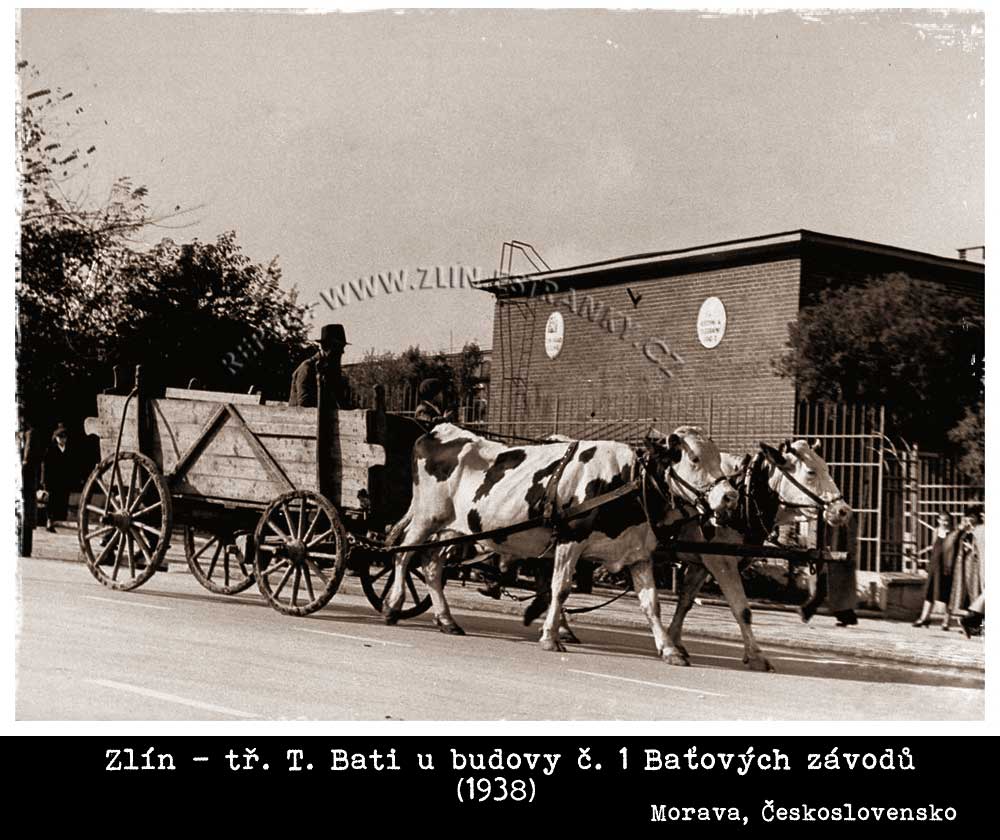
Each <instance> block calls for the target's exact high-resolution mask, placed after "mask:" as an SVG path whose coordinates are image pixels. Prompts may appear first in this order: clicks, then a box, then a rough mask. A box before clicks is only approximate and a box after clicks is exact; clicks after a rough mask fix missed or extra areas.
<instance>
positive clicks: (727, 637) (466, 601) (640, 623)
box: [29, 542, 986, 676]
mask: <svg viewBox="0 0 1000 840" xmlns="http://www.w3.org/2000/svg"><path fill="white" fill-rule="evenodd" d="M75 547H76V546H75V542H74V552H73V556H72V557H67V556H65V553H63V554H62V556H55V557H35V558H29V559H36V560H43V561H46V562H61V563H79V564H81V565H82V563H83V561H82V560H81V559H80V557H79V555H78V554H77V553H76V551H75ZM171 559H173V562H172V563H170V566H171V570H170V572H168V574H178V573H180V574H188V575H189V574H190V571H189V569H188V567H187V564H186V563H185V562H183V560H181V559H180V558H171ZM161 574H162V572H161ZM352 580H353V578H351V577H345V579H344V583H345V584H348V585H350V583H349V582H350V581H352ZM342 585H343V584H342ZM449 592H450V593H451V597H450V599H449V600H450V601H451V604H452V606H453V607H454V608H455V609H459V610H463V611H469V612H474V613H475V612H490V613H498V614H501V615H517V616H520V615H521V614H522V612H523V604H522V602H520V601H514V600H509V599H507V600H499V601H497V600H493V599H491V598H486V597H483V596H482V595H479V593H478V592H476V590H475V589H474V588H471V589H469V590H466V589H465V588H462V587H461V586H460V585H459V584H457V583H456V582H454V581H452V582H451V583H450V586H449ZM609 594H610V593H609ZM626 599H627V600H628V601H629V602H630V603H633V604H634V603H635V601H636V596H635V594H634V593H631V592H630V593H628V594H626V595H625V597H624V599H623V600H626ZM660 600H661V602H665V603H676V601H677V598H676V597H675V596H674V595H673V594H667V593H661V594H660ZM701 600H702V603H703V604H706V605H709V606H715V607H724V606H727V604H726V602H725V601H722V600H720V599H717V598H705V599H701ZM750 606H751V608H752V609H753V610H756V611H762V612H781V613H792V612H794V611H795V608H794V607H792V606H788V605H784V604H773V603H769V602H750ZM820 615H822V613H820ZM858 615H860V616H861V617H863V618H866V619H879V620H882V621H891V619H887V618H886V617H885V616H884V615H882V614H881V613H872V612H871V611H868V610H865V611H860V610H859V611H858ZM726 618H727V619H728V620H730V621H732V619H731V618H730V617H729V616H726ZM575 623H576V624H578V625H579V626H584V627H585V626H587V625H590V626H594V627H622V628H627V629H630V630H648V628H649V625H648V622H647V621H646V619H645V617H644V616H642V615H641V614H640V613H639V612H638V611H636V614H635V615H627V614H624V613H623V612H622V611H621V610H620V609H617V610H614V609H612V610H608V611H607V612H603V613H602V612H601V611H600V610H594V611H593V612H589V613H586V614H585V616H583V617H580V618H578V619H575ZM837 632H841V633H843V634H844V638H845V640H846V639H849V638H850V634H851V629H850V628H844V629H842V630H839V631H837ZM958 632H960V631H958ZM762 635H764V638H761V639H759V641H760V644H761V645H762V646H763V647H765V648H772V649H776V650H781V651H809V652H811V653H823V654H827V655H833V656H837V657H843V658H850V659H855V660H857V661H858V662H859V663H862V662H863V663H865V664H874V665H883V666H885V665H908V666H913V667H920V668H926V669H932V670H936V671H942V672H952V673H956V674H961V675H963V676H969V675H970V674H975V675H985V672H986V668H985V662H984V663H982V664H980V663H978V662H969V661H964V662H963V661H958V662H956V661H955V660H954V659H953V658H951V657H949V656H947V655H944V654H937V653H928V652H922V651H912V650H893V649H887V648H886V647H885V646H875V645H872V644H871V643H867V644H864V643H862V644H855V645H846V644H835V643H834V644H831V643H830V641H829V640H819V639H810V638H808V637H806V636H803V637H802V638H798V639H795V640H794V641H791V640H787V639H774V640H772V639H768V638H766V634H762ZM685 636H686V637H688V638H694V639H703V640H715V641H725V642H742V641H743V638H742V635H741V634H740V632H739V629H738V628H737V627H736V626H735V624H734V626H733V627H732V628H729V627H718V628H715V627H713V628H712V629H711V630H710V631H706V630H705V629H704V628H701V627H689V628H686V629H685ZM889 644H891V642H889ZM970 644H973V642H970Z"/></svg>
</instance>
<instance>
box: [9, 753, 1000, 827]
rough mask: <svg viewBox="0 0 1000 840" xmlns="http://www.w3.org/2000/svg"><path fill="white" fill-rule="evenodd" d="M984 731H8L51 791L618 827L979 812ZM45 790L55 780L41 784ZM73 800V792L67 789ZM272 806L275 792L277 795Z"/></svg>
mask: <svg viewBox="0 0 1000 840" xmlns="http://www.w3.org/2000/svg"><path fill="white" fill-rule="evenodd" d="M987 740H989V741H992V740H993V739H984V738H982V737H979V738H976V739H975V740H973V739H971V738H959V739H955V738H947V739H946V738H928V737H914V738H869V737H866V738H859V737H845V738H829V737H823V738H791V737H789V738H771V737H760V738H754V737H748V738H731V737H690V738H686V737H680V738H678V737H668V738H663V737H649V738H636V737H622V738H616V737H613V736H600V737H575V736H574V737H540V738H534V737H517V736H508V737H495V738H486V737H464V738H451V737H413V736H401V737H398V738H392V737H378V738H362V737H346V738H342V737H332V736H331V737H311V736H310V737H295V736H282V737H260V738H257V737H253V736H240V737H220V738H181V737H174V738H171V737H164V738H161V737H152V736H149V737H146V736H141V737H133V736H129V737H124V736H123V737H114V736H101V737H88V738H83V737H79V738H76V737H75V738H14V739H8V746H10V747H13V748H14V750H15V753H16V760H17V765H16V766H18V767H19V768H20V769H21V771H22V773H24V774H26V775H24V776H23V778H33V779H36V780H37V779H44V780H45V784H46V787H48V788H49V789H58V790H60V796H61V798H62V799H63V801H65V799H66V797H69V798H70V799H72V797H73V796H74V795H75V794H80V795H81V798H83V797H85V796H86V795H87V794H88V792H90V793H92V792H93V791H94V790H95V789H100V790H104V791H107V792H112V791H113V792H114V795H115V798H116V799H117V800H118V801H119V802H121V803H127V802H129V801H130V800H129V796H130V794H139V793H140V792H141V791H155V792H156V794H157V801H158V802H159V803H160V805H162V802H163V801H164V800H163V799H162V797H169V796H171V795H172V794H173V793H181V792H189V793H197V792H198V791H201V792H207V791H211V798H212V799H218V797H220V796H224V795H225V794H226V793H227V792H231V793H233V794H234V795H235V794H237V793H238V795H239V796H240V797H244V798H245V797H247V796H251V797H257V796H261V797H264V800H262V801H267V800H268V799H270V798H272V797H276V796H277V795H278V792H279V791H282V792H284V793H285V794H292V795H294V793H295V792H296V791H300V792H301V793H302V794H303V795H312V794H316V795H321V796H324V797H333V798H334V799H335V800H336V801H337V802H338V803H340V805H342V806H347V805H349V806H350V807H356V808H358V809H360V811H359V813H363V812H364V811H365V810H369V811H370V809H372V808H375V809H377V811H378V813H380V814H381V815H382V817H381V818H389V817H390V816H391V814H393V813H396V814H401V813H407V814H410V815H411V817H413V816H417V815H421V814H424V815H426V816H427V819H428V820H430V819H433V824H434V826H435V828H436V829H437V828H440V827H444V826H448V825H453V826H455V827H459V826H464V827H466V828H467V827H468V826H469V823H468V820H469V818H473V819H479V818H485V819H491V818H493V817H497V816H503V817H530V818H531V819H533V820H534V819H539V818H542V819H552V820H556V821H558V824H559V826H560V827H580V828H587V827H591V828H592V827H593V825H594V821H595V820H602V819H604V818H606V817H607V816H608V815H609V814H610V813H613V815H614V821H615V823H616V825H618V826H619V827H620V828H622V829H623V830H626V829H627V830H634V829H645V830H662V829H664V828H670V827H671V826H673V827H675V828H677V827H680V826H686V827H688V828H694V827H703V828H707V827H709V826H711V828H712V830H713V831H721V830H732V831H746V830H747V829H748V828H757V829H767V830H773V829H775V828H778V829H781V828H796V829H797V830H802V829H803V828H806V829H808V828H809V827H815V826H817V825H819V824H820V823H827V824H832V825H834V826H835V827H840V828H842V829H848V830H859V829H860V830H865V831H867V830H876V829H878V830H885V829H886V828H889V829H891V828H893V827H897V828H905V827H906V826H908V825H910V824H913V823H932V824H936V825H937V824H940V825H941V826H942V827H944V826H947V827H948V829H949V830H950V829H951V828H960V827H971V826H974V825H976V824H977V823H978V822H979V821H980V820H981V819H984V818H985V807H986V802H985V801H984V800H983V799H982V798H981V797H980V796H978V795H977V794H976V793H975V788H976V785H975V783H974V781H973V779H974V778H975V777H976V776H978V775H979V770H980V769H981V768H978V767H977V762H978V761H981V760H982V759H981V758H980V757H981V756H985V755H988V754H989V753H990V752H991V750H990V748H989V747H990V746H991V744H989V743H986V741H987ZM53 786H56V787H55V788H53ZM81 801H82V800H81ZM273 801H278V800H277V799H275V800H273Z"/></svg>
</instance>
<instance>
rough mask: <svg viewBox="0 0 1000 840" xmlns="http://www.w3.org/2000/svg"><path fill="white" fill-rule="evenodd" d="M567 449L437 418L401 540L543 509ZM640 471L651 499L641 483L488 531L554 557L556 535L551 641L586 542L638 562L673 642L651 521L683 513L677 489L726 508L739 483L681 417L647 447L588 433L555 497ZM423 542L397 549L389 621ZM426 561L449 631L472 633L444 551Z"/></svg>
mask: <svg viewBox="0 0 1000 840" xmlns="http://www.w3.org/2000/svg"><path fill="white" fill-rule="evenodd" d="M567 451H568V449H567V444H566V443H547V444H538V445H533V446H525V447H507V446H504V445H502V444H499V443H496V442H494V441H490V440H486V439H484V438H481V437H478V436H476V435H474V434H472V433H471V432H468V431H465V430H463V429H460V428H458V427H457V426H453V425H451V424H447V423H445V424H442V425H439V426H437V427H435V428H434V429H433V430H432V431H431V432H430V433H428V434H427V435H425V436H424V437H422V438H420V439H419V440H418V441H417V443H416V445H415V446H414V450H413V499H412V502H411V504H410V508H409V510H408V511H407V513H406V515H405V516H404V518H403V519H402V520H401V521H400V523H399V524H398V525H397V526H396V529H394V532H393V534H391V535H390V540H393V541H395V540H398V541H399V542H397V543H396V544H410V545H413V544H420V543H424V542H427V541H429V540H432V539H433V538H435V537H445V536H452V535H465V534H475V533H479V532H483V531H490V530H493V529H497V528H504V527H507V526H511V525H515V524H518V523H521V522H524V521H526V520H528V519H530V518H533V517H537V516H540V515H542V514H543V511H544V509H545V504H546V494H547V488H548V484H549V479H550V477H552V476H553V475H555V474H557V471H558V469H559V465H560V463H561V462H563V459H564V456H565V455H566V454H567ZM640 478H642V479H643V480H644V481H646V482H647V487H650V486H651V487H652V489H650V492H649V493H648V494H646V497H645V499H644V498H642V497H641V494H638V493H632V494H629V495H626V496H622V497H620V498H617V499H616V500H614V501H613V502H611V503H610V504H607V505H604V506H601V507H599V508H596V509H595V510H593V511H590V512H588V513H587V514H586V515H585V516H581V517H579V518H576V519H573V520H569V521H565V522H563V523H562V525H561V527H560V528H559V529H558V532H554V531H553V529H552V528H548V527H537V528H533V529H531V530H527V531H521V532H518V533H513V534H509V535H506V536H498V537H497V538H495V539H492V540H481V541H480V545H482V546H483V547H484V548H486V549H487V550H490V551H495V552H496V553H498V554H501V555H508V556H511V557H517V558H537V557H542V556H544V555H546V554H547V553H548V552H549V549H550V547H552V546H553V543H554V551H553V561H552V562H553V575H552V591H553V593H554V594H555V596H556V597H554V598H552V600H551V603H550V604H549V608H548V611H547V614H546V618H545V623H544V626H543V629H542V636H541V644H542V647H543V648H544V649H546V650H563V647H562V645H561V644H560V643H559V640H558V638H557V635H556V627H557V624H558V620H559V614H560V611H561V607H562V604H563V602H564V601H565V600H566V597H567V596H568V595H569V590H570V582H571V580H572V577H573V571H574V567H575V565H576V561H577V559H578V558H579V557H580V556H581V555H584V554H585V555H586V556H587V557H588V558H594V559H595V560H598V561H600V562H602V563H603V564H604V565H605V566H606V567H608V568H610V569H611V570H614V571H617V570H619V569H622V568H624V567H626V566H627V567H629V570H630V572H631V574H632V580H633V582H634V585H635V589H636V591H637V592H638V595H639V603H640V604H641V606H642V609H643V612H644V613H645V614H646V618H647V619H648V621H649V624H650V627H651V629H652V632H653V637H654V639H655V641H656V648H657V651H658V652H659V653H660V655H661V656H669V655H670V654H671V653H672V651H671V650H670V649H669V643H668V640H667V635H666V631H665V630H664V628H663V625H662V623H661V621H660V608H659V603H658V601H657V596H656V588H655V585H654V581H653V564H652V552H653V549H654V548H655V547H656V536H655V534H654V531H653V527H652V526H651V524H650V521H652V522H653V523H654V524H660V523H668V522H670V521H672V520H674V519H677V518H679V517H680V516H681V513H680V512H679V510H678V509H677V506H676V505H675V504H673V503H672V501H671V500H672V499H673V498H674V497H677V498H681V499H686V500H687V501H688V502H695V501H701V502H702V503H703V504H704V505H706V506H707V507H708V508H710V511H714V512H722V511H728V510H730V509H732V508H733V507H734V505H735V504H736V499H737V494H736V492H735V490H734V489H733V488H732V486H731V485H730V484H729V483H728V482H727V481H726V480H725V478H724V476H723V475H722V469H721V467H720V464H719V451H718V449H717V448H716V446H715V444H714V443H712V441H710V440H709V439H707V438H706V437H705V436H704V435H703V434H702V433H701V431H700V430H698V429H695V428H691V427H681V428H679V429H677V430H676V431H675V432H674V434H672V435H670V436H669V438H663V437H662V436H660V435H657V436H650V437H649V438H648V439H647V441H646V444H645V455H644V456H643V457H640V454H639V453H638V452H637V451H635V450H633V449H632V448H631V447H629V446H627V445H625V444H622V443H614V442H610V441H580V443H579V444H578V446H577V449H576V452H575V453H574V455H573V457H572V458H571V459H570V460H569V461H568V463H566V464H565V467H564V469H563V470H562V474H561V476H560V477H559V480H558V482H557V485H556V487H555V498H554V502H555V505H556V507H557V508H558V509H560V510H566V509H568V508H570V507H573V506H576V505H580V504H582V503H584V502H586V501H587V500H590V499H594V498H596V497H598V496H602V495H604V494H606V493H609V492H611V491H613V490H615V489H617V488H620V487H623V486H625V485H627V484H628V483H630V482H632V481H633V480H635V479H640ZM654 490H655V492H654ZM556 534H557V535H556ZM413 554H414V552H401V553H399V554H398V555H396V561H395V562H396V568H395V577H394V581H393V586H392V587H391V589H390V591H389V593H388V594H387V596H386V598H385V600H384V602H383V613H384V615H385V619H386V621H387V623H390V624H393V623H395V622H396V621H397V620H398V617H399V610H400V606H401V605H402V602H403V589H402V585H403V584H402V582H403V580H404V578H405V572H406V567H407V565H408V564H409V563H410V562H411V560H412V559H413ZM424 562H425V572H426V575H427V579H428V584H429V587H430V590H431V598H432V601H433V607H434V617H435V621H436V623H437V624H438V626H439V627H440V628H441V630H442V631H443V632H446V633H454V634H461V633H462V632H463V631H462V630H461V628H459V627H458V625H457V624H456V623H455V620H454V618H453V617H452V615H451V612H450V611H449V609H448V604H447V601H446V600H445V597H444V591H443V587H442V583H441V581H442V565H443V562H442V560H441V558H440V552H426V553H425V561H424Z"/></svg>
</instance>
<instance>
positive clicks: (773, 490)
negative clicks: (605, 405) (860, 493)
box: [667, 440, 852, 671]
mask: <svg viewBox="0 0 1000 840" xmlns="http://www.w3.org/2000/svg"><path fill="white" fill-rule="evenodd" d="M760 446H761V448H760V451H759V452H758V453H757V455H756V456H755V457H753V458H751V457H750V456H749V455H746V456H742V457H741V456H735V455H729V454H728V453H724V454H723V455H722V458H721V462H722V466H723V470H724V471H725V472H726V473H727V474H728V475H730V477H734V476H735V474H737V473H741V474H743V480H742V482H741V483H740V502H739V506H738V510H737V513H736V514H735V515H734V516H733V517H732V518H731V519H730V521H729V522H728V523H727V525H725V526H723V527H720V528H719V529H718V532H717V533H716V535H715V536H714V538H713V542H723V543H745V544H748V545H763V544H764V543H765V542H766V541H767V540H768V538H769V537H771V535H772V534H773V533H774V532H775V531H776V529H778V528H780V527H782V526H785V525H792V524H795V523H798V522H801V521H803V520H808V519H812V520H815V518H816V516H817V515H818V511H819V510H820V509H822V512H823V517H824V519H825V520H826V522H827V523H828V524H829V525H831V526H834V527H841V526H845V525H847V523H848V521H849V520H850V518H851V513H852V511H851V508H850V506H849V505H848V504H847V503H846V502H845V501H844V499H843V496H842V495H841V492H840V490H839V489H838V488H837V485H836V484H835V483H834V481H833V479H832V478H831V477H830V471H829V469H828V468H827V465H826V462H825V461H824V460H823V458H822V457H820V455H819V452H818V448H819V443H818V441H817V442H816V444H814V445H813V446H812V447H810V446H809V444H808V443H807V442H806V441H804V440H797V441H795V442H794V443H791V442H788V441H786V442H785V443H784V444H783V445H782V447H781V449H780V451H779V450H776V449H774V448H773V447H770V446H768V445H767V444H764V443H762V444H761V445H760ZM802 488H806V490H808V491H809V493H812V494H814V495H815V496H816V497H818V499H819V500H821V501H822V504H820V503H819V502H818V501H817V498H813V497H811V496H810V495H809V493H806V492H804V491H803V489H802ZM678 539H681V540H694V541H700V540H703V539H704V537H703V535H702V533H701V531H700V530H699V529H698V528H691V527H690V526H687V525H685V526H682V528H681V530H680V533H679V534H678ZM708 550H709V549H708V546H707V545H706V551H708ZM678 559H680V560H682V561H684V562H686V563H687V564H689V565H688V569H687V572H686V573H685V576H684V585H683V587H682V589H681V592H680V594H679V596H678V600H677V607H676V609H675V611H674V616H673V619H672V620H671V622H670V627H669V629H668V630H667V635H668V637H669V639H670V646H671V648H672V651H673V652H672V653H671V655H670V656H669V657H667V661H668V662H670V664H672V665H690V660H689V657H688V653H687V650H685V648H684V645H683V644H681V629H682V625H683V623H684V618H685V616H686V615H687V614H688V611H689V610H690V609H691V606H692V604H693V603H694V599H695V598H696V597H697V595H698V592H699V590H700V589H701V587H702V585H703V584H704V583H705V580H706V579H707V577H708V575H709V574H711V575H712V576H714V577H715V579H716V581H718V583H719V588H720V589H721V590H722V594H723V596H724V597H725V599H726V603H728V604H729V608H730V609H731V610H732V612H733V615H734V616H735V617H736V621H737V622H738V624H739V626H740V632H741V634H742V636H743V647H744V658H743V661H744V662H745V663H746V664H747V665H748V666H749V667H750V668H751V669H752V670H755V671H771V670H774V669H773V668H772V667H771V663H770V662H768V660H767V658H766V657H765V656H764V655H763V653H762V651H761V649H760V646H759V645H758V644H757V641H756V639H755V638H754V635H753V630H752V628H751V613H750V607H749V605H748V603H747V599H746V594H745V593H744V591H743V583H742V581H741V579H740V573H739V566H740V563H741V562H742V560H743V559H745V558H739V557H732V556H722V555H712V554H707V553H706V554H700V555H698V554H681V553H678Z"/></svg>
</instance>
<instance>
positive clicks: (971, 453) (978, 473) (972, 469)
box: [948, 400, 986, 484]
mask: <svg viewBox="0 0 1000 840" xmlns="http://www.w3.org/2000/svg"><path fill="white" fill-rule="evenodd" d="M948 438H949V439H950V440H951V441H952V443H955V444H957V445H958V446H959V447H961V450H962V457H961V459H960V460H959V462H958V466H959V469H961V470H962V472H963V473H965V476H966V477H967V478H968V479H969V480H970V481H973V482H974V483H976V484H984V483H985V481H986V451H985V450H986V404H985V403H984V402H983V401H982V400H980V401H979V402H978V403H977V404H976V405H975V406H973V407H971V408H967V409H965V416H964V417H963V418H962V419H961V420H960V421H959V422H958V425H957V426H955V428H954V429H952V430H951V431H950V432H948Z"/></svg>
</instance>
